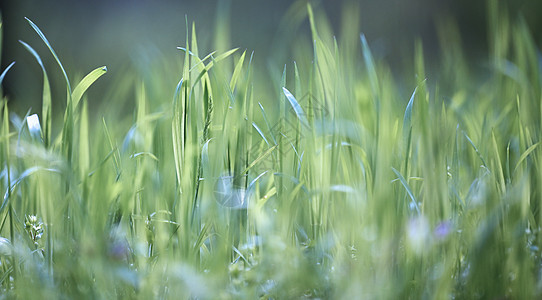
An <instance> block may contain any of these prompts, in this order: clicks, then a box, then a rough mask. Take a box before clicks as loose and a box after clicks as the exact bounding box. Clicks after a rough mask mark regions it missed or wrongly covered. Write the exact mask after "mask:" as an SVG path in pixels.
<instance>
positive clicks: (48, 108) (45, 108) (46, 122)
mask: <svg viewBox="0 0 542 300" xmlns="http://www.w3.org/2000/svg"><path fill="white" fill-rule="evenodd" d="M19 43H21V44H22V45H23V46H24V47H25V48H26V50H28V52H30V54H32V56H34V58H35V59H36V61H37V62H38V64H39V65H40V67H41V70H42V72H43V95H42V108H41V118H42V119H43V144H44V145H45V147H46V148H47V147H48V146H49V142H50V140H51V124H52V117H51V114H52V100H51V85H50V83H49V76H47V72H46V71H45V66H44V65H43V62H42V61H41V58H40V56H39V55H38V53H37V52H36V51H35V50H34V49H33V48H32V47H30V45H28V44H27V43H25V42H23V41H19Z"/></svg>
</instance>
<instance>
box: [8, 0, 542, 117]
mask: <svg viewBox="0 0 542 300" xmlns="http://www.w3.org/2000/svg"><path fill="white" fill-rule="evenodd" d="M305 3H306V1H286V0H277V1H259V0H256V1H251V0H202V1H173V0H169V1H164V0H162V1H148V0H116V1H105V0H98V1H73V0H72V1H69V0H56V1H38V0H12V1H1V7H0V10H1V13H2V18H3V26H2V27H3V31H4V36H3V41H2V43H3V44H2V45H3V49H2V68H5V67H6V66H7V65H8V64H9V63H11V62H12V61H16V65H15V68H13V69H12V70H11V71H10V73H9V74H8V76H7V77H6V79H5V81H4V93H5V94H6V95H7V96H8V98H9V99H10V100H11V102H10V103H11V106H12V107H13V108H14V109H15V111H18V112H19V113H24V112H26V110H28V108H29V107H31V106H35V107H37V105H38V104H39V103H40V99H41V80H42V78H41V71H40V69H39V66H38V65H37V64H36V62H35V61H34V59H33V58H32V57H31V55H29V53H28V52H26V51H25V50H24V49H23V47H22V45H21V44H19V43H18V40H23V41H25V42H27V43H29V44H30V45H32V46H33V47H35V49H36V50H37V51H38V52H39V53H40V54H41V55H42V59H43V60H44V62H45V65H46V68H47V70H48V72H49V76H50V77H51V81H52V87H53V99H54V101H55V103H57V102H59V101H60V103H64V101H65V100H63V99H62V98H63V96H64V87H63V84H62V79H61V77H60V70H59V69H58V67H57V66H55V65H54V61H53V59H52V57H51V56H50V55H48V52H47V51H46V49H45V47H44V45H43V43H41V42H40V41H39V40H38V37H37V36H36V35H35V33H34V32H33V31H32V29H31V28H30V26H28V24H27V23H26V21H25V20H24V17H28V18H30V19H31V20H33V21H34V22H35V23H36V24H37V25H38V26H39V27H40V28H41V29H42V30H43V32H44V33H45V34H46V36H47V37H48V39H49V40H50V42H51V43H52V44H53V47H54V48H55V50H56V51H57V53H58V55H59V56H60V59H61V60H62V61H63V63H64V65H65V66H66V68H67V71H68V76H70V78H73V79H75V80H77V79H80V78H81V77H82V76H84V75H85V74H86V73H87V72H89V71H90V70H92V69H94V68H96V67H98V66H102V65H106V66H107V67H108V69H109V72H108V74H107V77H109V79H107V80H99V81H98V82H97V83H96V85H95V86H94V87H93V88H91V90H90V94H89V95H90V97H91V98H92V99H93V101H92V103H97V102H99V100H98V99H104V100H105V101H108V100H111V98H113V97H114V96H112V95H109V96H107V91H110V90H112V89H111V87H112V86H114V85H118V84H119V82H118V81H116V79H118V78H121V77H122V76H123V75H125V74H126V73H127V72H129V73H133V72H134V71H135V72H137V73H138V74H150V72H149V69H150V68H153V67H156V68H158V69H160V68H162V67H161V66H160V65H159V63H158V61H162V62H164V61H167V62H169V63H168V64H167V65H168V66H169V67H171V68H170V69H169V70H165V69H164V70H163V72H164V73H163V74H164V77H165V79H164V81H165V82H164V87H167V86H169V87H170V88H169V91H171V93H172V92H173V87H174V84H175V82H176V81H177V80H178V79H179V75H177V76H175V74H172V72H174V70H178V71H179V72H178V74H180V71H181V69H180V58H181V57H182V55H181V53H180V51H179V50H177V49H176V47H177V46H181V45H183V44H184V41H185V30H186V26H185V22H186V20H185V17H186V19H187V20H188V22H189V23H192V22H195V24H196V28H197V32H198V41H199V42H200V45H201V48H202V49H200V52H201V53H208V52H211V51H213V50H219V51H223V50H226V49H225V48H234V47H240V48H241V49H243V50H244V49H247V50H248V51H249V52H251V51H255V56H254V59H255V63H256V65H257V66H259V67H261V68H270V70H269V73H273V72H277V70H278V72H280V71H281V69H282V67H283V66H284V65H285V64H291V63H292V61H293V59H294V58H293V56H292V52H291V51H292V49H291V48H290V45H291V44H292V41H293V40H298V39H306V40H308V39H310V35H309V34H308V31H309V26H308V21H307V20H306V18H304V14H305V13H306V9H305ZM541 3H542V1H536V0H532V1H531V0H524V1H508V6H509V8H510V11H511V15H512V16H514V15H522V16H524V17H525V18H526V20H527V22H528V24H529V25H530V27H531V30H532V32H533V35H534V36H535V40H536V41H540V40H541V37H542V32H540V30H538V29H539V28H540V27H541V26H542V18H539V16H540V12H542V4H541ZM313 5H314V6H315V7H316V9H317V10H318V11H320V12H321V13H324V14H325V15H326V16H327V17H328V18H329V21H330V24H331V26H332V28H333V29H334V33H335V34H337V36H338V39H341V28H344V27H355V28H351V29H356V30H351V31H352V32H359V33H361V32H363V33H364V34H365V35H366V36H367V39H368V40H369V43H370V45H371V47H372V50H373V53H375V55H376V56H377V58H384V59H385V60H386V61H387V62H388V63H389V64H390V65H391V67H392V69H394V70H396V72H398V73H401V72H402V70H405V69H407V68H406V67H405V66H406V65H408V66H410V65H409V61H410V60H411V58H412V57H413V54H412V53H413V45H414V40H415V38H416V37H421V38H422V40H423V42H424V46H425V49H426V51H425V53H426V55H427V57H426V58H427V59H429V62H431V60H436V59H438V57H437V53H441V49H439V46H438V37H437V30H436V28H437V26H436V25H437V24H438V23H439V22H442V21H443V20H447V19H452V20H454V21H455V22H456V23H457V24H458V27H459V29H460V33H461V38H462V40H463V42H464V45H463V48H464V49H465V50H466V52H467V55H468V58H469V60H470V61H471V62H473V64H474V65H478V66H479V67H480V68H483V67H484V57H485V54H486V53H487V39H486V35H487V34H486V23H487V22H486V3H485V1H481V0H480V1H467V0H440V1H432V0H412V1H404V0H383V1H368V0H358V1H348V0H340V1H315V2H314V3H313ZM345 14H353V15H356V16H357V17H359V22H358V24H348V23H346V24H344V20H346V19H345V18H344V16H345ZM348 20H350V19H348ZM217 26H218V28H219V30H217ZM343 31H344V30H343ZM228 33H229V36H228ZM326 38H327V37H326ZM358 40H359V39H358ZM221 48H222V49H221ZM442 50H444V51H445V49H442ZM306 54H307V55H312V53H306ZM274 69H276V70H274ZM408 69H410V68H408ZM167 72H169V73H167ZM125 77H126V76H125ZM168 80H169V81H168ZM108 98H109V99H108ZM91 108H92V107H91Z"/></svg>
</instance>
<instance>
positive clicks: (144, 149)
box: [0, 1, 542, 299]
mask: <svg viewBox="0 0 542 300" xmlns="http://www.w3.org/2000/svg"><path fill="white" fill-rule="evenodd" d="M302 11H303V13H300V14H299V15H298V17H299V18H300V19H299V20H302V19H303V18H308V19H309V21H310V28H311V33H312V35H311V37H310V38H309V37H305V38H301V39H299V40H298V42H297V43H296V44H295V45H294V49H295V51H294V54H293V55H294V57H295V63H291V64H288V65H287V66H286V67H285V68H284V71H283V72H280V71H279V72H272V71H269V70H267V69H261V68H256V67H255V66H254V65H253V55H257V54H253V53H249V52H247V51H241V50H236V49H233V50H224V51H220V52H213V53H211V54H207V53H201V52H200V51H198V43H197V37H196V31H195V29H194V27H193V26H187V30H186V37H187V38H186V44H185V45H183V46H182V47H180V53H181V58H182V65H181V66H180V67H179V68H178V69H176V70H171V69H175V68H176V67H177V65H176V64H174V63H171V62H169V61H160V62H155V65H153V66H151V67H149V68H148V69H147V71H146V72H145V73H144V74H138V73H128V74H126V76H125V77H124V78H122V80H119V82H118V83H116V88H115V90H114V91H112V93H113V94H112V95H110V96H109V97H111V98H112V99H118V101H110V102H108V103H104V104H103V105H102V106H101V108H100V110H99V111H98V112H97V113H95V114H93V115H98V116H100V117H99V118H96V117H94V116H93V117H89V108H88V107H89V101H92V99H86V97H85V91H86V90H87V88H89V87H90V86H91V85H92V84H93V83H94V82H95V81H96V80H108V79H107V74H106V72H107V69H106V68H105V67H99V68H97V69H95V70H94V71H92V72H91V73H89V75H87V76H86V77H84V78H83V79H81V80H76V81H73V80H71V79H70V78H69V77H68V76H67V74H69V71H70V70H64V67H63V66H62V57H57V56H56V54H55V52H54V45H50V44H49V42H48V41H47V38H46V36H45V35H43V33H42V32H41V31H40V29H39V28H38V26H39V24H38V26H36V25H35V24H34V23H32V22H31V21H30V20H29V22H28V23H29V26H31V27H32V28H33V29H34V31H35V32H36V33H37V34H38V35H39V37H40V38H41V40H42V42H43V43H45V44H46V45H47V47H48V48H49V53H47V52H44V53H41V52H40V53H38V52H36V51H34V50H33V48H32V47H33V46H31V45H28V44H26V43H24V42H23V47H24V48H26V50H28V53H29V55H30V56H31V57H32V56H33V57H34V58H35V59H36V61H37V63H38V64H39V65H40V66H41V65H42V64H41V57H42V56H45V55H51V54H52V55H53V57H54V58H55V60H56V61H57V62H58V67H59V68H60V69H61V70H62V73H63V74H64V76H65V85H64V86H65V90H66V97H65V100H66V101H65V105H63V106H62V107H58V106H54V105H53V104H52V103H56V101H53V100H52V99H51V93H50V90H51V87H50V85H49V79H48V77H47V73H48V70H46V69H45V68H42V71H43V72H42V73H43V74H42V76H43V99H42V107H41V109H39V110H36V111H30V112H29V113H28V114H27V115H25V116H17V115H15V114H10V111H9V108H8V105H7V103H8V102H7V100H6V99H4V101H3V102H2V105H1V108H2V110H1V111H2V114H1V117H0V120H1V124H0V128H1V130H0V132H1V134H0V137H1V139H0V161H1V162H2V165H1V166H0V167H1V175H0V178H1V180H0V188H1V191H2V196H3V197H2V198H1V206H0V236H1V238H0V291H1V293H0V298H12V297H20V298H31V297H38V296H40V297H44V298H46V299H48V298H93V299H94V298H114V297H121V298H142V299H149V298H196V299H217V298H224V299H238V298H257V297H263V298H278V299H283V298H339V299H348V298H369V299H373V298H391V299H403V298H414V299H418V298H430V299H442V298H489V299H495V298H501V297H504V298H520V299H525V298H535V297H540V296H541V294H542V281H541V280H542V278H541V277H540V271H541V268H540V265H541V262H542V261H541V248H540V247H541V246H542V245H541V243H542V238H541V236H540V224H539V223H541V222H542V213H541V212H540V207H541V204H542V203H541V201H542V169H541V168H542V156H541V150H540V148H539V143H540V141H541V138H542V130H541V128H542V127H541V125H542V124H541V122H542V118H541V114H542V111H541V78H540V67H541V63H540V59H539V50H538V49H537V47H536V45H535V42H534V41H533V39H532V38H531V35H530V33H529V30H528V28H527V26H526V24H525V22H523V21H522V19H521V18H515V19H511V18H509V17H508V15H507V12H506V10H505V9H503V8H502V7H499V6H498V1H489V2H488V11H489V17H488V20H489V23H490V29H491V33H490V38H489V40H490V47H489V48H490V53H488V56H487V57H488V59H487V61H488V66H489V68H487V74H485V76H481V77H480V76H479V74H478V73H477V75H476V76H475V75H473V72H472V66H471V64H469V59H468V58H467V57H465V55H464V53H463V51H462V46H461V41H460V36H459V34H458V33H457V28H456V27H455V25H454V23H453V22H452V21H448V22H442V24H441V26H439V32H440V36H441V37H442V39H441V43H442V49H445V50H444V51H443V52H442V53H441V58H442V59H441V61H440V62H439V64H438V66H439V71H438V73H437V74H435V75H434V77H433V78H432V77H430V76H426V68H425V66H424V65H425V62H424V51H423V47H422V46H421V42H417V43H416V51H415V52H416V53H415V56H414V57H413V59H412V61H413V63H412V64H411V65H412V66H411V77H409V78H397V76H393V74H392V72H391V70H390V68H389V67H388V66H387V65H386V62H385V61H381V60H379V59H375V58H374V57H373V55H372V53H371V50H370V47H369V45H368V43H367V42H366V40H365V38H364V36H363V35H361V38H360V35H359V33H357V32H351V31H352V29H351V28H356V27H355V26H352V27H349V26H345V28H343V31H344V32H343V33H344V34H343V35H342V37H344V39H343V40H336V39H334V38H333V36H332V32H331V29H330V28H329V26H328V25H327V24H328V23H327V22H326V20H325V19H324V17H323V16H321V14H319V13H317V12H316V11H315V12H313V10H312V8H311V7H310V6H307V7H303V8H302ZM344 17H345V18H346V20H345V22H344V24H353V23H355V22H357V19H356V16H355V15H353V14H352V15H345V16H344ZM299 22H301V21H299ZM349 28H350V29H349ZM349 30H350V31H349ZM347 37H352V38H351V39H348V38H347ZM310 41H314V42H310ZM218 48H220V47H218ZM13 67H14V68H16V67H17V65H14V66H13ZM83 67H85V66H83ZM276 69H282V67H281V68H277V67H276V66H275V67H274V68H271V69H270V70H276ZM8 71H9V70H8V69H6V70H4V73H2V76H1V77H0V80H1V79H2V78H3V77H4V75H5V74H6V72H8ZM66 71H68V72H66ZM264 72H271V74H270V75H271V78H272V80H270V81H262V80H261V79H260V78H265V77H264V76H261V74H262V73H264ZM173 73H174V74H177V78H176V80H178V84H177V85H176V86H175V85H171V86H168V85H167V84H165V83H167V82H169V81H171V79H170V78H166V77H168V76H171V74H173ZM104 74H105V76H103V78H100V77H102V75H104ZM405 87H407V88H408V89H409V90H410V91H411V92H410V94H411V97H410V98H409V97H406V98H405V97H403V96H402V95H403V93H402V89H403V88H405ZM134 91H135V92H134ZM130 95H135V97H130ZM132 106H134V107H135V109H134V110H133V112H132V111H131V110H130V111H128V112H127V111H126V107H132ZM95 120H98V121H95Z"/></svg>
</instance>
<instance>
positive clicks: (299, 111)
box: [282, 87, 309, 128]
mask: <svg viewBox="0 0 542 300" xmlns="http://www.w3.org/2000/svg"><path fill="white" fill-rule="evenodd" d="M282 90H283V91H284V95H286V98H288V101H289V102H290V105H292V108H293V109H294V112H295V114H296V115H297V118H298V119H299V121H300V122H301V124H303V125H304V126H305V127H307V128H309V121H308V120H307V117H306V116H305V112H304V111H303V109H302V108H301V105H299V103H298V102H297V100H296V99H295V97H294V95H292V93H290V91H288V90H287V89H286V88H285V87H283V88H282Z"/></svg>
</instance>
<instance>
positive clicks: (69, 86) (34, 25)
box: [25, 17, 72, 96]
mask: <svg viewBox="0 0 542 300" xmlns="http://www.w3.org/2000/svg"><path fill="white" fill-rule="evenodd" d="M25 19H26V21H28V23H30V26H32V29H34V31H35V32H36V33H37V34H38V36H39V37H40V38H41V40H42V41H43V42H44V43H45V45H46V46H47V48H49V51H51V54H53V57H54V58H55V60H56V62H57V63H58V66H59V67H60V69H61V70H62V74H63V75H64V79H65V80H66V87H67V89H68V94H69V95H70V96H71V92H72V88H71V85H70V81H69V80H68V74H67V73H66V70H65V69H64V66H62V63H61V62H60V59H59V58H58V55H56V52H55V50H54V49H53V47H52V46H51V43H49V40H47V38H46V37H45V35H44V34H43V32H42V31H41V30H40V29H39V27H38V26H37V25H36V24H34V22H32V21H31V20H30V19H29V18H27V17H25Z"/></svg>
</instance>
